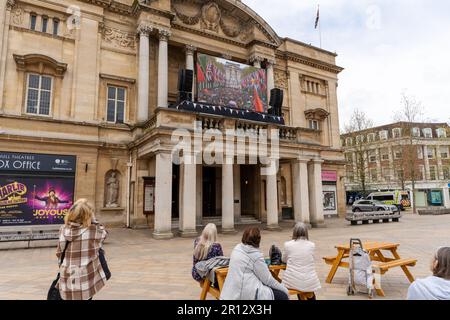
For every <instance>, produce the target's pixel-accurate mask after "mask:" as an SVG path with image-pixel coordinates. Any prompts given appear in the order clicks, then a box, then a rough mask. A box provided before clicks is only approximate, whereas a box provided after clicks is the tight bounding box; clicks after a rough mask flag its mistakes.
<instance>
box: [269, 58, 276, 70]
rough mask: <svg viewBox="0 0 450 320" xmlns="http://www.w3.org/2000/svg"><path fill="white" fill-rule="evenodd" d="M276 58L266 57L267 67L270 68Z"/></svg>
mask: <svg viewBox="0 0 450 320" xmlns="http://www.w3.org/2000/svg"><path fill="white" fill-rule="evenodd" d="M276 63H277V62H276V60H275V59H267V67H268V68H271V67H273V66H274V65H275V64H276Z"/></svg>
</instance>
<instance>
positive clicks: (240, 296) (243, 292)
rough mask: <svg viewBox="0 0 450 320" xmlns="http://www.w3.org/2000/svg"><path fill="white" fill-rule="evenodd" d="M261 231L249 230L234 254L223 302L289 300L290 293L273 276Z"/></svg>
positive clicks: (224, 289)
mask: <svg viewBox="0 0 450 320" xmlns="http://www.w3.org/2000/svg"><path fill="white" fill-rule="evenodd" d="M260 242H261V234H260V230H259V228H256V227H250V228H247V229H246V230H245V232H244V235H243V237H242V243H240V244H238V245H237V246H236V247H235V248H234V250H233V252H232V253H231V259H230V267H229V271H228V275H227V278H226V280H225V283H224V285H223V289H222V292H221V295H220V299H221V300H289V294H288V290H287V289H286V287H285V286H283V285H282V284H281V283H279V282H278V281H277V280H275V278H274V277H273V276H272V274H271V273H270V270H269V268H268V266H267V264H266V262H265V260H264V256H263V254H262V252H261V251H260V250H259V245H260Z"/></svg>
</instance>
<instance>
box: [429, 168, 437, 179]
mask: <svg viewBox="0 0 450 320" xmlns="http://www.w3.org/2000/svg"><path fill="white" fill-rule="evenodd" d="M430 180H431V181H435V180H437V171H436V166H430Z"/></svg>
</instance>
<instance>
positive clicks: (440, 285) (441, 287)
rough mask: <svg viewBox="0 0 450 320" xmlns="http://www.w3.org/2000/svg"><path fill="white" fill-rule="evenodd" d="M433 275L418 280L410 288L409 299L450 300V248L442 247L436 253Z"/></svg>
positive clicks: (432, 268) (432, 266) (432, 265)
mask: <svg viewBox="0 0 450 320" xmlns="http://www.w3.org/2000/svg"><path fill="white" fill-rule="evenodd" d="M431 271H432V272H433V275H432V276H430V277H428V278H426V279H418V280H416V281H415V282H414V283H413V284H411V286H410V287H409V290H408V300H450V248H449V247H447V248H440V249H439V250H438V251H437V253H436V254H435V256H434V258H433V261H432V264H431Z"/></svg>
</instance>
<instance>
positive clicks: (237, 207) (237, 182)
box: [233, 164, 242, 222]
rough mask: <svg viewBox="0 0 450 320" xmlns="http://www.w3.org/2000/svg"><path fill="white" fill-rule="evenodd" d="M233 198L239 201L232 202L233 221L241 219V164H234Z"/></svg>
mask: <svg viewBox="0 0 450 320" xmlns="http://www.w3.org/2000/svg"><path fill="white" fill-rule="evenodd" d="M233 179H234V200H236V202H237V201H239V203H235V204H234V217H235V221H239V222H240V221H241V209H242V207H241V206H242V199H241V166H240V165H239V164H235V165H234V177H233Z"/></svg>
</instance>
